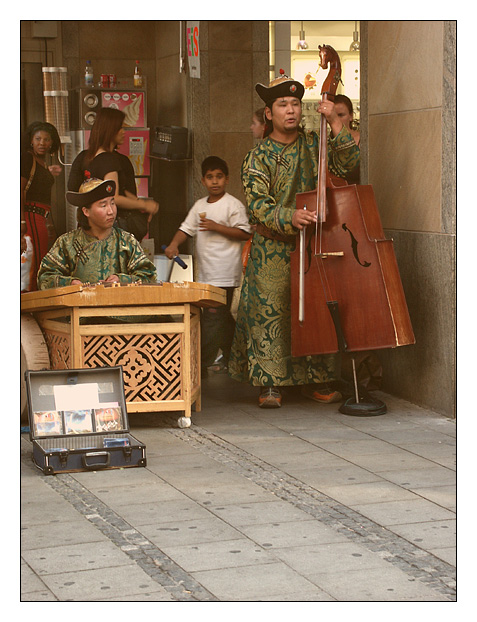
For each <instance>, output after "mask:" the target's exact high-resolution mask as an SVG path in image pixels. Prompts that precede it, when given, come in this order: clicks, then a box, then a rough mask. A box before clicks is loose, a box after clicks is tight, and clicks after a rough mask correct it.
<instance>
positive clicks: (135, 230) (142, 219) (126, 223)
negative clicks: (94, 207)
mask: <svg viewBox="0 0 477 622" xmlns="http://www.w3.org/2000/svg"><path fill="white" fill-rule="evenodd" d="M124 119H125V114H124V112H122V111H121V110H118V109H117V108H100V109H99V110H98V112H97V115H96V119H95V121H94V124H93V127H92V129H91V135H90V138H89V144H88V149H86V150H84V151H82V152H81V153H80V154H78V156H77V157H76V158H75V160H74V162H73V164H72V166H71V173H70V176H69V179H68V190H70V191H73V192H77V191H78V189H79V187H80V186H81V184H82V183H83V182H84V181H86V180H88V179H104V180H106V179H111V180H113V181H115V182H116V197H115V199H116V205H117V209H118V217H117V220H118V222H117V225H118V226H119V227H120V228H121V229H124V230H125V231H129V232H130V233H132V234H133V235H134V237H135V238H136V239H137V240H138V241H139V242H140V241H141V240H142V239H143V237H144V236H145V235H146V234H147V231H148V224H149V222H150V221H151V219H152V217H153V216H154V214H156V212H157V211H158V209H159V204H158V203H156V201H153V200H152V199H138V198H137V196H136V182H135V179H134V169H133V166H132V164H131V162H130V160H129V158H128V157H127V156H125V155H124V154H121V153H119V152H118V151H116V149H117V147H120V146H121V145H122V144H123V142H124V137H125V130H124Z"/></svg>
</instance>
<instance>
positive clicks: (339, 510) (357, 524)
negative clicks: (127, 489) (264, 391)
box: [170, 425, 453, 589]
mask: <svg viewBox="0 0 477 622" xmlns="http://www.w3.org/2000/svg"><path fill="white" fill-rule="evenodd" d="M170 433H172V434H174V435H177V436H178V437H179V438H183V440H185V439H186V437H187V439H188V441H189V442H190V440H191V439H192V438H194V439H195V441H196V444H197V446H198V447H199V448H200V449H201V450H202V451H204V452H205V453H207V454H209V455H211V456H212V457H213V458H214V459H215V460H217V461H218V462H220V463H224V458H223V455H224V454H228V455H227V456H226V459H225V463H229V464H230V465H234V466H235V468H237V467H238V470H239V472H242V474H243V475H244V476H245V477H247V474H248V475H249V476H250V477H252V474H253V473H254V470H253V469H251V468H250V467H249V466H248V467H247V466H246V467H244V465H243V462H244V461H245V462H246V463H248V464H249V465H250V464H252V465H253V466H254V469H255V470H256V471H258V473H257V476H258V477H254V481H256V482H257V483H258V484H259V485H261V486H263V487H264V488H265V489H267V490H270V491H273V492H274V494H275V495H277V496H279V497H280V498H282V499H283V500H285V501H288V502H291V503H292V504H293V505H295V506H296V507H299V508H300V509H303V510H304V511H305V512H307V513H309V514H311V515H312V516H313V517H314V518H318V519H319V520H322V521H323V520H324V522H325V523H326V524H328V523H329V521H330V520H331V523H332V527H333V528H334V529H335V530H337V531H339V532H340V533H341V532H342V533H344V534H345V535H347V536H348V537H350V538H351V539H353V538H354V537H355V535H359V538H360V539H363V538H364V539H363V540H362V544H364V545H365V546H369V542H368V540H369V539H370V540H371V542H372V541H373V538H374V539H375V538H378V539H381V540H383V541H384V542H385V543H388V544H389V543H393V542H397V543H398V545H399V549H400V551H399V554H400V555H399V558H398V557H396V560H398V559H400V558H402V559H403V560H404V563H405V565H406V567H407V568H409V569H413V568H414V566H415V565H416V560H415V557H416V553H417V555H418V557H421V556H422V554H424V555H425V556H426V557H428V558H429V563H431V564H433V565H434V566H441V574H442V576H443V578H444V584H443V586H442V587H443V589H446V585H445V577H447V575H448V574H450V575H451V576H453V568H452V566H450V565H449V564H447V563H446V562H443V561H442V560H440V559H439V558H436V557H434V556H433V555H431V554H430V553H428V552H427V551H424V550H423V549H419V547H416V546H415V545H414V544H413V543H412V542H410V541H408V540H406V539H405V538H402V537H401V536H398V535H397V534H394V533H393V532H390V531H388V530H386V529H385V528H384V527H382V526H381V525H379V524H377V523H375V522H374V521H372V520H370V519H368V518H366V517H364V516H362V515H361V514H359V513H358V512H355V511H354V510H351V509H350V508H348V507H346V506H344V505H343V504H340V503H339V502H336V501H335V500H333V499H332V498H330V497H328V496H327V495H323V494H322V493H320V492H319V491H317V490H316V489H313V488H312V487H311V486H309V485H307V484H304V483H303V482H300V480H297V479H296V478H294V477H292V476H289V475H288V474H286V473H284V472H283V471H280V469H277V467H274V466H273V465H270V464H268V463H266V462H264V461H262V460H261V459H259V458H257V457H256V456H253V455H251V454H248V453H247V452H246V451H244V450H242V449H241V448H238V447H236V446H234V445H232V444H230V443H229V442H228V441H224V439H222V438H220V437H217V436H216V435H214V434H213V433H211V432H209V431H208V430H206V429H204V428H200V427H198V426H195V425H193V426H192V427H191V428H187V429H186V430H182V431H181V432H180V433H179V432H178V431H177V430H175V429H171V430H170ZM217 446H218V447H220V449H221V452H217ZM263 471H264V472H265V473H266V474H267V475H268V477H272V478H274V480H275V481H273V482H272V483H270V482H269V481H266V480H265V481H263V477H264V476H263V473H261V472H263ZM277 479H278V482H279V483H280V485H281V486H282V488H283V483H284V482H285V481H286V480H288V481H287V482H286V488H287V489H288V490H285V491H283V492H281V493H280V492H279V493H277V489H276V486H277V481H276V480H277ZM297 489H298V493H297ZM303 494H305V495H306V496H308V497H311V498H312V503H311V505H310V503H309V502H308V503H303V499H302V497H303ZM294 497H297V500H295V501H294ZM317 503H318V504H319V505H320V506H321V507H320V508H317ZM323 506H324V509H325V512H323ZM365 527H366V529H367V530H368V531H367V532H365V533H363V532H362V531H361V533H360V530H363V529H365ZM369 531H371V534H369V533H368V532H369ZM390 548H392V547H390ZM416 549H417V551H416ZM394 557H395V553H391V555H390V557H389V558H388V561H390V562H391V563H393V558H394Z"/></svg>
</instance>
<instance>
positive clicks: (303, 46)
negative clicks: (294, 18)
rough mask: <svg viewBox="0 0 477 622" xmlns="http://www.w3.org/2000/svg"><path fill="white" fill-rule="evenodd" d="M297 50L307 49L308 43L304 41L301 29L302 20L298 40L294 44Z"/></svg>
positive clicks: (303, 32) (303, 33)
mask: <svg viewBox="0 0 477 622" xmlns="http://www.w3.org/2000/svg"><path fill="white" fill-rule="evenodd" d="M296 49H297V50H307V49H308V43H307V42H306V41H305V31H304V30H303V22H301V30H300V40H299V41H298V43H297V44H296Z"/></svg>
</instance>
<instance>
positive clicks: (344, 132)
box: [328, 125, 359, 177]
mask: <svg viewBox="0 0 477 622" xmlns="http://www.w3.org/2000/svg"><path fill="white" fill-rule="evenodd" d="M358 164H359V147H358V145H357V144H356V143H355V141H354V138H353V137H352V136H351V134H350V132H349V130H348V128H347V127H345V126H344V125H343V127H342V129H341V132H340V133H339V134H338V135H337V136H335V137H334V138H331V137H330V138H329V139H328V168H329V169H330V171H331V172H332V173H334V174H335V175H337V176H338V177H345V176H346V173H349V172H350V171H352V170H353V169H354V168H355V167H356V166H358Z"/></svg>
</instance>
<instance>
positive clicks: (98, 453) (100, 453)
mask: <svg viewBox="0 0 477 622" xmlns="http://www.w3.org/2000/svg"><path fill="white" fill-rule="evenodd" d="M99 456H101V457H105V458H106V460H105V461H104V462H88V458H98V457H99ZM81 458H82V460H83V466H84V467H85V469H96V468H98V467H103V468H104V467H108V466H109V462H110V460H111V455H110V453H109V452H108V451H91V452H89V453H87V454H83V455H82V456H81Z"/></svg>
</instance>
